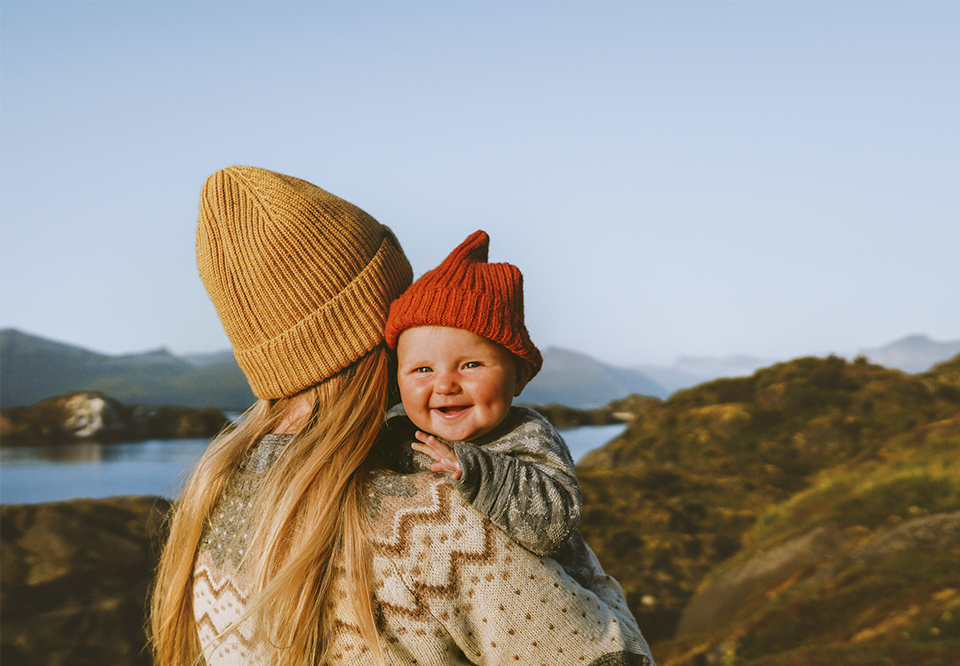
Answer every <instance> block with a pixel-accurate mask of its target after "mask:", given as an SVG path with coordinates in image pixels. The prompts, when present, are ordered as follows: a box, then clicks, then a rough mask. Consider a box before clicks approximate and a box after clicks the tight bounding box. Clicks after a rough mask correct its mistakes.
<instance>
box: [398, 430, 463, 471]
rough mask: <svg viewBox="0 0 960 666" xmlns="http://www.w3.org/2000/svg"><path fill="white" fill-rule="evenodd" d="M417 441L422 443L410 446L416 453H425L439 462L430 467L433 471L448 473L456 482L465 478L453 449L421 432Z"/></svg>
mask: <svg viewBox="0 0 960 666" xmlns="http://www.w3.org/2000/svg"><path fill="white" fill-rule="evenodd" d="M417 439H418V440H420V441H417V442H414V443H413V444H411V445H410V446H412V447H413V449H414V450H415V451H419V452H420V453H425V454H427V455H428V456H430V457H431V458H433V459H434V460H436V461H437V462H435V463H433V464H432V465H430V470H431V471H433V472H446V473H448V474H449V475H450V478H451V479H453V480H454V481H456V480H457V479H459V478H460V477H461V476H463V469H461V467H460V463H459V462H457V454H455V453H454V452H453V449H451V448H450V447H449V446H447V445H446V444H444V443H443V442H441V441H440V440H439V439H437V438H436V437H434V436H433V435H428V434H427V433H425V432H420V431H419V430H418V431H417Z"/></svg>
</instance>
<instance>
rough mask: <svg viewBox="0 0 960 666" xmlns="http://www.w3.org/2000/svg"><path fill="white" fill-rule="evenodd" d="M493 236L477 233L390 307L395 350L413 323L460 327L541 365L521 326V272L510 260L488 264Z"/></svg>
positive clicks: (390, 331)
mask: <svg viewBox="0 0 960 666" xmlns="http://www.w3.org/2000/svg"><path fill="white" fill-rule="evenodd" d="M489 245H490V237H489V236H488V235H487V232H485V231H476V232H474V233H473V234H471V235H470V237H469V238H467V240H465V241H463V242H462V243H461V244H460V246H459V247H457V249H455V250H454V251H453V252H451V253H450V255H449V256H448V257H447V258H446V259H444V260H443V263H442V264H440V265H439V266H437V267H436V268H434V269H433V270H432V271H428V272H426V273H424V274H423V275H422V276H421V277H420V279H418V280H417V281H416V282H414V283H413V285H411V287H410V288H409V289H407V290H406V291H405V292H404V293H403V295H402V296H401V297H400V298H398V299H397V300H395V301H394V302H393V305H391V306H390V315H389V316H388V317H387V327H386V332H385V338H386V341H387V345H389V346H390V348H391V349H395V348H396V346H397V338H398V337H399V336H400V333H402V332H403V331H404V330H405V329H408V328H413V327H414V326H449V327H451V328H462V329H464V330H466V331H470V332H472V333H476V334H477V335H479V336H482V337H484V338H487V339H488V340H492V341H494V342H496V343H497V344H500V345H503V346H504V347H506V348H507V349H508V350H509V351H511V352H513V353H514V354H516V355H517V356H519V357H520V358H522V359H523V360H524V361H526V362H527V363H529V364H530V365H531V366H532V367H533V374H532V375H531V378H532V377H533V375H536V374H537V372H538V371H539V370H540V366H541V365H542V364H543V357H542V356H540V350H538V349H537V348H536V347H535V346H534V344H533V342H531V341H530V335H529V334H528V333H527V327H526V326H524V324H523V275H522V274H521V273H520V269H519V268H517V267H516V266H514V265H512V264H489V263H487V250H488V249H489Z"/></svg>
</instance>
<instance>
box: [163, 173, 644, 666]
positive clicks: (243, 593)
mask: <svg viewBox="0 0 960 666" xmlns="http://www.w3.org/2000/svg"><path fill="white" fill-rule="evenodd" d="M197 256H198V264H199V267H200V274H201V277H202V278H203V281H204V284H205V285H206V287H207V290H208V292H209V294H210V297H211V300H212V301H213V303H214V305H215V306H216V308H217V311H218V314H219V315H220V319H221V321H222V322H223V325H224V328H225V329H226V331H227V334H228V336H229V337H230V340H231V342H232V344H233V347H234V353H235V355H236V357H237V361H238V363H239V364H240V367H241V368H242V369H243V371H244V373H245V374H246V377H247V379H248V380H249V382H250V385H251V387H252V389H253V391H254V393H255V394H256V395H257V397H258V398H259V401H258V402H257V403H256V405H255V406H254V407H253V408H252V409H251V411H250V413H249V414H248V416H247V417H246V419H244V421H243V423H242V424H241V425H240V426H239V427H238V428H236V429H235V430H233V431H231V432H228V433H225V434H223V435H221V436H220V437H219V438H217V439H216V440H215V441H214V442H213V443H212V444H211V446H210V448H209V450H208V451H207V453H206V454H205V455H204V457H203V459H202V460H201V461H200V463H199V464H198V468H197V470H196V472H195V473H194V475H193V477H192V479H191V480H190V482H189V483H188V485H187V487H186V489H185V490H184V493H183V496H182V498H181V499H180V501H179V502H178V506H177V510H176V513H175V516H174V518H173V521H172V524H171V531H170V537H169V540H168V543H167V545H166V547H165V549H164V553H163V556H162V559H161V564H160V570H159V573H158V578H157V584H156V590H155V593H154V597H153V602H152V608H151V625H152V643H153V649H154V654H155V657H156V663H157V664H159V665H161V666H175V665H176V666H187V665H188V664H193V663H197V662H198V661H199V660H200V659H201V658H202V659H203V660H205V661H206V662H207V663H208V664H210V665H211V666H214V665H218V664H251V663H256V664H278V665H279V664H292V665H297V666H299V665H307V664H338V663H342V664H367V663H377V664H438V665H439V664H468V663H489V664H499V663H533V664H541V663H543V664H560V663H584V664H591V663H592V664H645V665H646V664H652V660H650V658H649V651H648V649H647V646H646V643H645V642H644V640H643V637H642V636H641V635H640V632H639V630H638V629H637V627H636V624H635V621H634V620H633V617H632V616H631V615H630V613H629V611H628V610H627V608H626V603H625V601H624V598H623V594H622V592H621V590H620V588H619V586H618V585H617V584H616V582H615V581H613V580H612V579H610V578H609V577H607V576H605V575H603V573H602V571H601V570H600V568H599V565H597V563H596V560H595V558H593V555H592V553H589V551H586V552H585V553H581V554H582V555H583V556H584V557H582V558H581V562H580V563H579V564H580V565H581V567H580V569H578V571H579V572H580V573H581V574H582V569H583V566H582V565H583V564H584V558H585V561H586V564H587V568H588V569H589V570H590V572H591V573H590V575H589V576H588V580H586V582H583V581H584V578H583V576H582V575H578V577H577V578H578V580H580V581H581V582H583V585H581V584H579V583H577V582H575V580H574V579H573V578H572V577H571V576H570V575H568V573H567V572H566V571H565V570H564V569H563V568H562V567H561V566H560V565H559V564H557V563H556V561H554V560H552V559H550V558H540V557H537V556H535V555H533V554H532V553H530V552H528V551H525V550H523V549H522V548H520V547H519V546H517V545H516V544H514V543H513V542H511V541H510V540H509V538H507V537H506V536H505V535H504V534H503V533H502V532H500V531H499V530H498V529H497V528H496V527H494V526H493V525H492V524H491V523H490V522H489V521H488V520H487V519H486V518H484V517H483V516H482V515H480V514H479V513H477V512H476V511H475V510H473V509H472V508H471V507H469V506H468V505H466V504H465V503H464V502H463V501H462V500H461V499H460V498H459V495H458V494H457V493H455V492H450V488H449V486H448V485H447V484H446V482H445V481H444V479H443V478H442V477H440V476H438V475H433V474H414V475H403V474H398V473H394V472H392V471H391V470H389V469H387V468H386V463H385V462H384V461H385V460H387V459H389V455H385V453H389V452H381V451H379V450H378V448H377V441H378V438H377V435H378V433H379V430H380V425H381V423H382V420H383V413H384V410H385V408H386V407H387V406H388V402H389V399H388V398H389V396H388V393H389V391H388V387H389V386H390V385H391V381H392V379H391V370H390V360H389V356H388V353H387V351H386V348H385V346H384V344H383V333H382V332H383V325H384V321H385V319H386V314H387V311H388V309H389V306H390V303H391V301H392V300H393V299H395V298H396V297H397V296H399V295H400V294H401V293H402V291H403V290H404V289H405V288H406V287H407V286H408V285H409V283H410V280H411V271H410V266H409V264H408V262H407V260H406V258H405V257H404V255H403V252H402V250H401V249H400V246H399V244H398V243H397V241H396V238H395V237H394V236H393V234H392V233H391V232H390V230H389V229H387V228H386V227H384V226H382V225H380V224H378V223H377V222H376V221H375V220H374V219H373V218H371V217H370V216H369V215H367V214H366V213H364V212H363V211H362V210H360V209H359V208H356V207H355V206H353V205H351V204H349V203H347V202H345V201H343V200H341V199H338V198H337V197H335V196H333V195H332V194H330V193H328V192H325V191H324V190H322V189H320V188H318V187H316V186H314V185H311V184H310V183H307V182H306V181H303V180H299V179H296V178H292V177H289V176H284V175H281V174H277V173H273V172H270V171H266V170H263V169H256V168H251V167H229V168H227V169H223V170H222V171H219V172H217V173H215V174H214V175H212V176H211V177H210V178H209V179H208V180H207V182H206V184H205V186H204V188H203V192H202V194H201V202H200V219H199V225H198V231H197Z"/></svg>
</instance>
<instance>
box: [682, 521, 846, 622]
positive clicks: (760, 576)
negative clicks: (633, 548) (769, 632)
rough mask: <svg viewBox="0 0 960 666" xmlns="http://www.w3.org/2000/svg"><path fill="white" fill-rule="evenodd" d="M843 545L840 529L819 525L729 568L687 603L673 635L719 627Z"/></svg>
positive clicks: (827, 557)
mask: <svg viewBox="0 0 960 666" xmlns="http://www.w3.org/2000/svg"><path fill="white" fill-rule="evenodd" d="M846 542H847V537H846V535H845V534H844V533H843V531H842V530H841V529H839V528H838V527H836V526H835V525H821V526H819V527H817V528H815V529H813V530H811V531H810V532H808V533H807V534H805V535H803V536H801V537H797V538H796V539H792V540H790V541H788V542H786V543H783V544H780V545H779V546H777V547H775V548H772V549H771V550H769V551H767V552H765V553H761V554H760V555H757V556H756V557H754V558H753V559H751V560H750V561H748V562H747V563H745V564H742V565H740V566H738V567H735V568H733V569H731V570H730V571H728V572H727V573H725V574H723V575H722V576H720V578H718V579H717V580H716V581H715V582H714V583H712V584H711V585H708V586H707V587H706V589H704V590H702V591H701V592H700V593H699V594H697V595H696V596H695V597H694V598H693V599H691V600H690V603H689V604H687V607H686V608H685V609H684V610H683V614H682V615H681V616H680V623H679V624H678V625H677V633H676V635H677V636H683V635H685V634H696V633H700V632H702V631H707V630H709V629H712V628H714V627H716V626H718V625H720V624H722V623H723V622H725V621H727V620H729V619H730V618H731V617H733V616H734V615H735V614H736V613H737V611H739V610H740V609H741V608H743V607H744V606H746V605H747V604H748V603H749V602H750V600H751V599H752V598H754V597H755V596H757V595H759V594H763V593H764V592H766V591H767V590H769V589H770V588H772V587H775V586H777V585H779V584H780V583H782V582H784V581H786V580H787V579H788V578H790V577H791V576H793V575H794V574H795V573H797V572H798V571H800V570H801V569H805V568H807V567H809V566H812V565H814V564H817V563H818V562H822V561H823V560H826V559H829V558H830V557H832V556H834V555H836V554H837V553H839V552H840V551H841V550H842V549H843V546H844V545H845V544H846Z"/></svg>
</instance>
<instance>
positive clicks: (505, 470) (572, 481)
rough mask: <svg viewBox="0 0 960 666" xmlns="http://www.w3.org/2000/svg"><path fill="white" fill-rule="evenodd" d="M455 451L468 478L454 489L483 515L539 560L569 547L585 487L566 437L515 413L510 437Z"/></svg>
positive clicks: (526, 413) (532, 416)
mask: <svg viewBox="0 0 960 666" xmlns="http://www.w3.org/2000/svg"><path fill="white" fill-rule="evenodd" d="M453 447H454V451H455V452H456V454H457V460H458V461H459V462H460V466H461V467H462V468H463V476H462V478H461V479H460V480H459V481H452V480H451V481H450V483H451V484H452V485H453V486H454V487H455V488H457V490H459V491H460V493H461V494H462V495H463V497H464V498H465V499H466V500H467V501H468V502H469V503H470V504H472V505H473V506H474V507H475V508H476V509H477V510H478V511H480V512H481V513H483V514H484V515H486V516H488V517H489V518H490V520H492V521H493V523H494V524H495V525H497V526H498V527H500V528H501V529H503V530H504V531H506V533H507V534H509V535H510V536H511V537H512V538H513V539H514V540H515V541H516V542H517V543H519V544H520V545H522V546H523V547H524V548H527V549H529V550H531V551H533V552H534V553H536V554H538V555H547V554H551V553H554V552H556V551H557V550H558V549H559V548H560V547H562V546H563V545H564V544H565V543H566V542H567V540H568V538H569V537H570V535H571V534H572V533H573V531H574V530H575V529H576V527H577V525H578V524H579V522H580V513H581V506H582V500H581V496H580V484H579V483H578V482H577V477H576V474H575V472H574V469H573V459H572V458H571V456H570V451H569V449H567V445H566V443H565V442H564V441H563V437H561V436H560V433H559V432H557V430H556V429H555V428H554V427H553V426H552V425H550V424H549V423H548V422H547V421H546V420H545V419H544V418H543V417H541V416H540V415H539V414H537V413H536V412H534V411H532V410H528V409H516V415H515V425H514V427H513V428H511V429H510V431H509V432H507V433H506V434H503V435H501V436H499V437H497V438H495V439H493V440H489V441H481V442H478V443H477V444H474V443H471V442H455V443H454V444H453Z"/></svg>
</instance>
